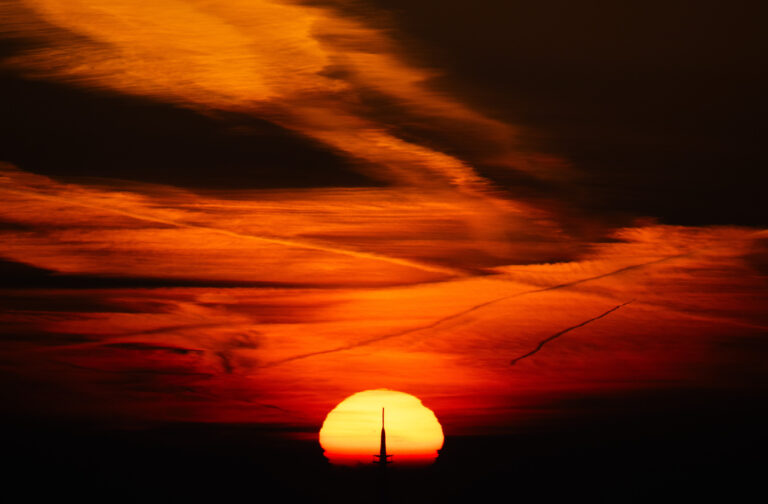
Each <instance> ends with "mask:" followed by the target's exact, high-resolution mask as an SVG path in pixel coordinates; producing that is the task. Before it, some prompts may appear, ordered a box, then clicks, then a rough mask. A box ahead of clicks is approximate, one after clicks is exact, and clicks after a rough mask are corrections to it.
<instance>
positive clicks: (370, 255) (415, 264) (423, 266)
mask: <svg viewBox="0 0 768 504" xmlns="http://www.w3.org/2000/svg"><path fill="white" fill-rule="evenodd" d="M2 190H3V191H6V192H10V193H13V194H22V195H24V196H28V197H32V198H37V199H42V200H46V201H55V202H57V203H66V204H68V205H74V206H80V207H84V208H91V209H94V210H100V211H104V212H111V213H114V214H118V215H124V216H126V217H131V218H134V219H138V220H143V221H146V222H155V223H158V224H166V225H169V226H174V227H178V228H186V229H201V230H204V231H209V232H212V233H217V234H222V235H226V236H232V237H235V238H242V239H246V240H253V241H258V242H262V243H270V244H273V245H283V246H286V247H294V248H300V249H306V250H316V251H320V252H327V253H330V254H338V255H344V256H348V257H354V258H357V259H370V260H373V261H380V262H386V263H390V264H395V265H397V266H405V267H407V268H414V269H418V270H422V271H429V272H431V273H442V274H447V275H452V276H467V275H468V272H466V271H463V270H459V269H455V268H449V267H443V266H436V265H433V264H427V263H423V262H419V261H412V260H410V259H403V258H399V257H391V256H387V255H382V254H376V253H374V252H363V251H359V250H352V249H345V248H341V247H332V246H328V245H323V244H320V243H312V242H308V241H300V240H292V239H287V238H280V237H277V236H263V235H254V234H246V233H238V232H237V231H230V230H228V229H221V228H217V227H212V226H205V225H202V224H191V223H187V222H179V221H175V220H173V219H166V218H163V217H155V216H153V215H147V214H142V213H136V212H131V211H127V210H121V209H119V208H108V207H104V206H101V205H95V204H89V203H83V202H80V201H73V200H72V199H68V198H66V197H63V196H54V195H48V194H40V193H38V192H35V191H30V190H18V189H6V188H3V189H2Z"/></svg>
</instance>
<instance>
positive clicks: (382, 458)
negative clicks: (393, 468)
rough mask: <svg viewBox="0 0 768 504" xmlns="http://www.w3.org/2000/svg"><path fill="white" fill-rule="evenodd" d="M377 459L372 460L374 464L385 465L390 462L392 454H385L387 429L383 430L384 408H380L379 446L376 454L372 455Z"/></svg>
mask: <svg viewBox="0 0 768 504" xmlns="http://www.w3.org/2000/svg"><path fill="white" fill-rule="evenodd" d="M374 457H376V459H377V460H374V461H373V463H374V464H379V465H380V466H381V467H386V465H387V464H391V463H392V461H391V460H390V459H391V458H392V455H387V431H386V430H384V408H381V447H380V448H379V453H378V455H374Z"/></svg>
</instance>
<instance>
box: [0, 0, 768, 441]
mask: <svg viewBox="0 0 768 504" xmlns="http://www.w3.org/2000/svg"><path fill="white" fill-rule="evenodd" d="M3 9H5V11H6V12H7V13H8V17H7V18H6V21H4V24H5V27H4V32H5V33H13V34H15V35H16V36H21V37H25V38H27V39H32V40H35V41H36V42H37V46H36V49H34V50H31V51H28V52H27V53H25V54H23V55H22V56H19V57H15V58H13V59H12V60H10V61H7V62H6V63H5V65H6V68H10V69H12V70H13V71H14V72H19V73H21V74H24V75H27V76H32V77H34V78H36V79H42V80H50V81H55V82H59V83H65V84H66V85H70V86H74V87H78V88H81V89H87V90H92V91H94V92H107V93H117V94H125V95H132V96H142V97H148V98H151V99H153V100H156V101H159V102H161V103H169V104H174V105H177V106H182V107H186V108H190V109H193V110H195V111H198V112H201V113H204V114H211V115H215V113H217V112H221V111H237V112H243V113H246V114H249V115H251V116H253V117H258V118H261V119H266V120H268V121H270V122H273V123H274V124H277V125H279V126H281V127H282V128H285V129H287V130H290V131H292V132H295V133H297V134H299V135H301V136H303V137H306V138H308V139H311V140H312V141H313V142H319V143H320V144H322V145H324V146H325V147H326V148H328V149H330V150H332V151H333V152H336V153H338V154H339V155H341V156H343V157H344V158H346V159H349V160H351V162H352V163H353V164H354V165H355V166H356V167H357V169H358V170H359V171H360V172H361V173H364V174H366V175H367V176H371V177H373V178H375V179H377V180H379V181H381V186H379V187H346V188H336V187H316V188H307V189H291V188H286V189H274V188H265V189H247V188H244V189H238V190H235V189H230V190H207V191H193V190H189V189H185V188H183V187H182V186H183V184H180V185H179V186H178V187H177V186H173V185H170V184H169V185H159V184H149V183H141V182H128V181H125V180H117V179H112V178H110V171H109V167H108V166H105V168H104V173H103V176H102V177H98V178H89V179H85V178H74V177H70V178H67V177H53V176H47V175H43V174H38V173H33V172H32V171H30V170H28V169H26V167H24V166H13V165H11V164H9V163H4V164H2V166H0V170H1V171H0V199H1V200H2V202H3V203H2V205H0V221H2V223H3V224H4V226H3V227H2V228H0V232H1V233H2V240H1V241H0V258H2V259H4V260H6V261H10V262H13V263H21V264H23V265H27V266H29V267H34V268H39V269H40V270H44V271H43V272H38V273H39V274H40V275H43V276H44V280H41V281H42V282H43V285H42V287H40V286H38V287H34V286H32V287H29V286H27V287H24V288H15V287H13V288H12V287H8V288H3V289H2V290H0V299H1V300H3V301H4V304H5V305H6V306H8V308H7V309H6V310H5V311H3V312H2V313H0V321H1V322H2V324H3V326H4V329H3V332H4V333H5V334H12V335H13V337H12V338H8V339H6V340H4V341H3V346H4V348H3V353H4V355H5V356H4V361H3V364H2V365H3V368H4V371H5V372H6V373H8V374H10V375H13V376H14V377H17V378H18V379H19V380H20V381H21V382H23V383H35V384H37V385H39V387H38V389H36V390H38V392H37V393H39V394H40V395H39V400H37V401H35V402H34V403H25V404H23V405H19V407H20V408H22V407H23V408H28V409H29V410H31V411H37V412H42V413H43V414H51V415H62V416H69V415H72V416H76V417H77V416H86V417H89V416H92V417H97V418H109V419H111V420H114V421H117V422H121V421H126V422H130V421H137V420H138V421H144V420H192V421H231V422H251V421H252V422H263V423H286V424H292V425H319V424H320V423H321V422H322V419H323V418H324V417H325V414H326V413H327V412H328V411H329V410H330V409H331V408H332V407H333V406H334V405H335V404H336V403H338V401H340V400H341V399H343V398H344V397H346V396H348V395H350V394H352V393H354V392H357V391H360V390H366V389H373V388H382V387H386V388H390V389H394V390H401V391H404V392H407V393H410V394H414V395H416V396H418V397H419V398H421V399H422V400H423V402H424V404H425V405H426V406H428V407H429V408H430V409H432V410H433V411H434V412H435V413H436V414H437V416H438V417H439V418H440V421H441V423H442V425H443V427H444V429H445V430H446V433H448V434H455V433H466V432H475V433H477V432H488V431H492V430H494V429H504V428H509V427H510V426H512V427H514V426H515V425H518V424H521V423H525V422H528V421H530V420H531V419H540V418H545V417H547V415H554V414H560V413H562V411H563V408H568V407H569V406H567V405H564V404H567V399H568V398H574V397H583V396H585V395H587V396H595V397H599V396H601V395H608V394H622V393H627V394H628V393H632V392H634V391H637V390H648V389H651V390H656V389H664V388H680V389H685V388H697V387H698V388H716V389H717V388H725V389H727V388H729V387H734V388H738V387H741V386H746V384H748V383H749V380H750V376H751V373H753V372H757V371H756V370H758V369H759V367H760V366H761V365H762V364H761V362H759V359H758V356H757V355H756V354H754V353H752V352H750V344H751V342H753V341H755V340H756V339H757V338H759V337H760V335H761V334H764V332H765V330H766V327H768V320H766V315H765V310H764V307H765V301H766V299H765V280H764V276H762V274H761V273H760V271H761V270H760V268H762V267H764V260H765V259H764V258H765V253H766V249H765V244H766V243H768V242H767V241H766V240H767V239H768V231H766V230H760V229H755V228H747V227H736V226H720V227H715V226H702V227H692V226H688V227H685V226H671V225H661V224H657V223H655V222H654V221H653V219H644V220H637V221H634V222H628V223H626V225H622V226H620V227H619V228H617V229H611V228H610V226H609V225H608V224H606V223H605V222H604V221H603V220H601V219H600V218H597V217H595V216H591V215H588V214H587V213H586V212H585V213H582V212H579V211H575V210H574V209H571V208H566V206H565V205H562V204H561V203H559V202H558V201H557V200H556V199H555V198H548V197H538V198H518V197H513V196H512V195H511V194H513V193H514V190H506V189H505V188H501V187H499V186H498V185H495V184H494V182H493V181H491V180H489V179H488V178H486V177H484V176H483V175H482V174H481V173H480V172H479V171H478V170H476V169H475V168H473V166H471V165H470V163H469V162H467V161H465V160H463V159H462V158H461V157H460V156H458V155H454V154H453V153H451V152H449V149H442V150H441V149H440V148H438V147H436V146H434V145H432V144H430V143H429V142H420V141H418V140H417V139H412V138H408V137H407V136H406V135H400V134H398V133H397V128H396V126H397V125H396V124H393V123H392V121H391V120H390V119H389V118H387V117H386V116H385V115H382V114H377V113H374V111H373V110H369V109H367V108H366V106H365V100H364V97H365V96H368V95H375V96H376V97H377V98H378V99H380V100H384V101H385V102H386V103H389V104H391V106H392V107H393V108H397V109H398V110H402V111H404V112H402V113H403V114H404V116H405V117H407V118H408V120H409V124H411V123H413V124H417V125H421V124H424V125H428V127H430V128H434V129H437V130H444V131H445V132H446V135H448V136H449V137H450V136H451V135H456V136H459V135H461V136H467V137H469V138H470V139H476V141H477V143H478V144H479V145H481V146H482V148H480V149H479V150H482V151H483V153H484V154H483V157H484V158H485V159H486V160H487V161H488V162H492V163H494V164H495V165H497V166H503V167H504V168H505V169H506V170H509V171H510V172H515V173H523V174H525V175H526V176H530V177H533V178H534V179H537V180H542V181H552V180H556V181H559V183H565V184H567V181H568V177H569V170H570V168H569V162H568V161H567V160H565V159H560V158H559V157H557V156H552V155H549V154H547V153H541V152H538V150H537V149H534V148H533V147H532V146H528V145H524V142H522V141H521V140H520V139H519V131H520V128H519V127H518V126H515V125H510V124H506V123H503V122H501V121H499V120H497V119H494V118H491V117H488V116H487V115H486V114H483V113H481V112H479V111H477V110H475V109H473V108H472V107H471V106H470V105H468V104H466V103H464V102H462V101H461V100H460V99H459V98H456V97H452V96H449V95H448V94H446V93H440V92H438V91H436V90H435V89H434V87H432V86H431V85H430V82H431V79H432V78H433V77H434V76H435V75H437V71H436V70H432V69H429V68H421V67H420V66H418V65H416V64H415V63H413V62H410V61H408V59H407V58H405V57H404V56H403V55H402V53H401V51H400V50H399V48H398V44H397V43H396V42H395V39H396V37H394V36H393V35H392V34H391V33H390V31H389V30H387V29H385V28H382V27H378V26H376V25H375V24H371V23H369V24H366V23H365V22H364V21H363V20H360V19H355V18H353V17H349V16H342V15H341V14H339V13H338V12H337V11H335V10H333V9H331V8H322V7H316V6H315V7H310V6H306V5H304V4H302V3H301V2H270V1H264V0H260V1H244V0H239V1H226V2H223V1H222V2H202V1H193V0H189V1H182V0H164V1H162V2H149V3H148V2H140V1H130V0H99V1H90V0H89V1H74V0H72V1H53V0H26V1H15V2H9V3H8V5H7V6H5V7H3ZM425 127H426V126H425ZM0 161H1V160H0ZM651 217H653V216H651ZM761 261H762V262H761ZM46 272H47V273H46ZM73 279H75V280H73ZM94 279H96V280H98V279H102V280H103V279H107V280H103V281H102V282H101V283H98V284H93V283H91V284H89V283H88V282H92V281H94ZM78 282H79V283H78ZM617 307H618V308H617ZM614 308H617V309H615V310H613V309H614ZM611 310H613V311H611ZM593 319H594V320H593ZM582 324H583V325H582ZM553 336H554V339H551V340H550V341H548V342H546V343H545V344H544V345H543V346H542V347H541V349H540V351H538V352H537V353H534V354H532V355H530V356H529V357H526V358H524V359H521V360H520V361H518V362H516V363H515V364H514V365H511V361H512V360H513V359H515V358H518V357H520V356H523V355H526V354H528V353H529V352H531V351H534V350H535V349H536V348H537V345H539V344H540V342H542V341H545V340H547V339H548V338H551V337H553ZM574 408H576V407H575V406H574ZM572 413H573V412H572ZM576 413H577V412H576ZM576 413H574V414H576Z"/></svg>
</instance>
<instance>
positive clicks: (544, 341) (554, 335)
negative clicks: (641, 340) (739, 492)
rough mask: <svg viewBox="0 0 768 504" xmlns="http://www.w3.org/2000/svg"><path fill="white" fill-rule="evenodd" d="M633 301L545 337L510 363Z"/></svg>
mask: <svg viewBox="0 0 768 504" xmlns="http://www.w3.org/2000/svg"><path fill="white" fill-rule="evenodd" d="M632 301H634V299H633V300H632ZM632 301H627V302H626V303H622V304H620V305H618V306H614V307H613V308H611V309H610V310H608V311H607V312H605V313H602V314H600V315H598V316H597V317H594V318H591V319H589V320H585V321H584V322H582V323H580V324H576V325H575V326H571V327H569V328H568V329H563V330H562V331H560V332H557V333H555V334H553V335H552V336H550V337H549V338H546V339H543V340H541V341H540V342H539V344H538V345H536V348H534V349H533V350H531V351H530V352H528V353H527V354H523V355H521V356H520V357H515V358H514V359H512V360H511V361H510V362H509V364H510V365H511V366H514V365H515V364H517V363H518V361H521V360H523V359H525V358H527V357H530V356H531V355H533V354H535V353H537V352H538V351H539V350H541V349H542V348H544V345H546V344H547V343H549V342H550V341H552V340H554V339H557V338H559V337H560V336H562V335H563V334H565V333H568V332H571V331H573V330H574V329H578V328H579V327H584V326H585V325H587V324H591V323H592V322H594V321H595V320H599V319H601V318H603V317H605V316H607V315H610V314H611V313H613V312H615V311H616V310H618V309H619V308H621V307H622V306H627V305H628V304H629V303H631V302H632Z"/></svg>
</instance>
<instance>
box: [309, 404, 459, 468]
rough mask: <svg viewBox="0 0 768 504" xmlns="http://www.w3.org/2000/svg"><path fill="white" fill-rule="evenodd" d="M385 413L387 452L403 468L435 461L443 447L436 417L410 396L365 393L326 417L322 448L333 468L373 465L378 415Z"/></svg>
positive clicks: (322, 429) (378, 427)
mask: <svg viewBox="0 0 768 504" xmlns="http://www.w3.org/2000/svg"><path fill="white" fill-rule="evenodd" d="M382 408H384V409H385V410H386V424H385V427H386V433H387V452H388V453H389V454H391V455H392V456H393V457H392V460H393V462H395V463H401V464H404V465H410V464H429V463H432V462H434V460H435V458H436V457H437V453H438V450H439V449H440V448H442V446H443V440H444V437H443V429H442V427H441V426H440V422H438V420H437V417H436V416H435V414H434V413H433V412H432V410H430V409H429V408H427V407H426V406H424V405H423V404H422V403H421V400H420V399H419V398H418V397H416V396H413V395H411V394H406V393H404V392H398V391H395V390H388V389H377V390H365V391H363V392H358V393H356V394H353V395H351V396H349V397H347V398H346V399H344V400H343V401H341V402H340V403H339V404H338V405H337V406H336V407H335V408H333V410H331V412H330V413H328V416H326V418H325V421H324V422H323V427H322V428H321V429H320V446H322V447H323V450H325V456H326V457H327V458H328V460H329V461H330V462H331V463H332V464H341V465H356V464H359V463H363V464H368V463H371V462H372V461H373V460H374V458H373V455H374V454H376V453H379V446H380V433H381V410H382Z"/></svg>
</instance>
